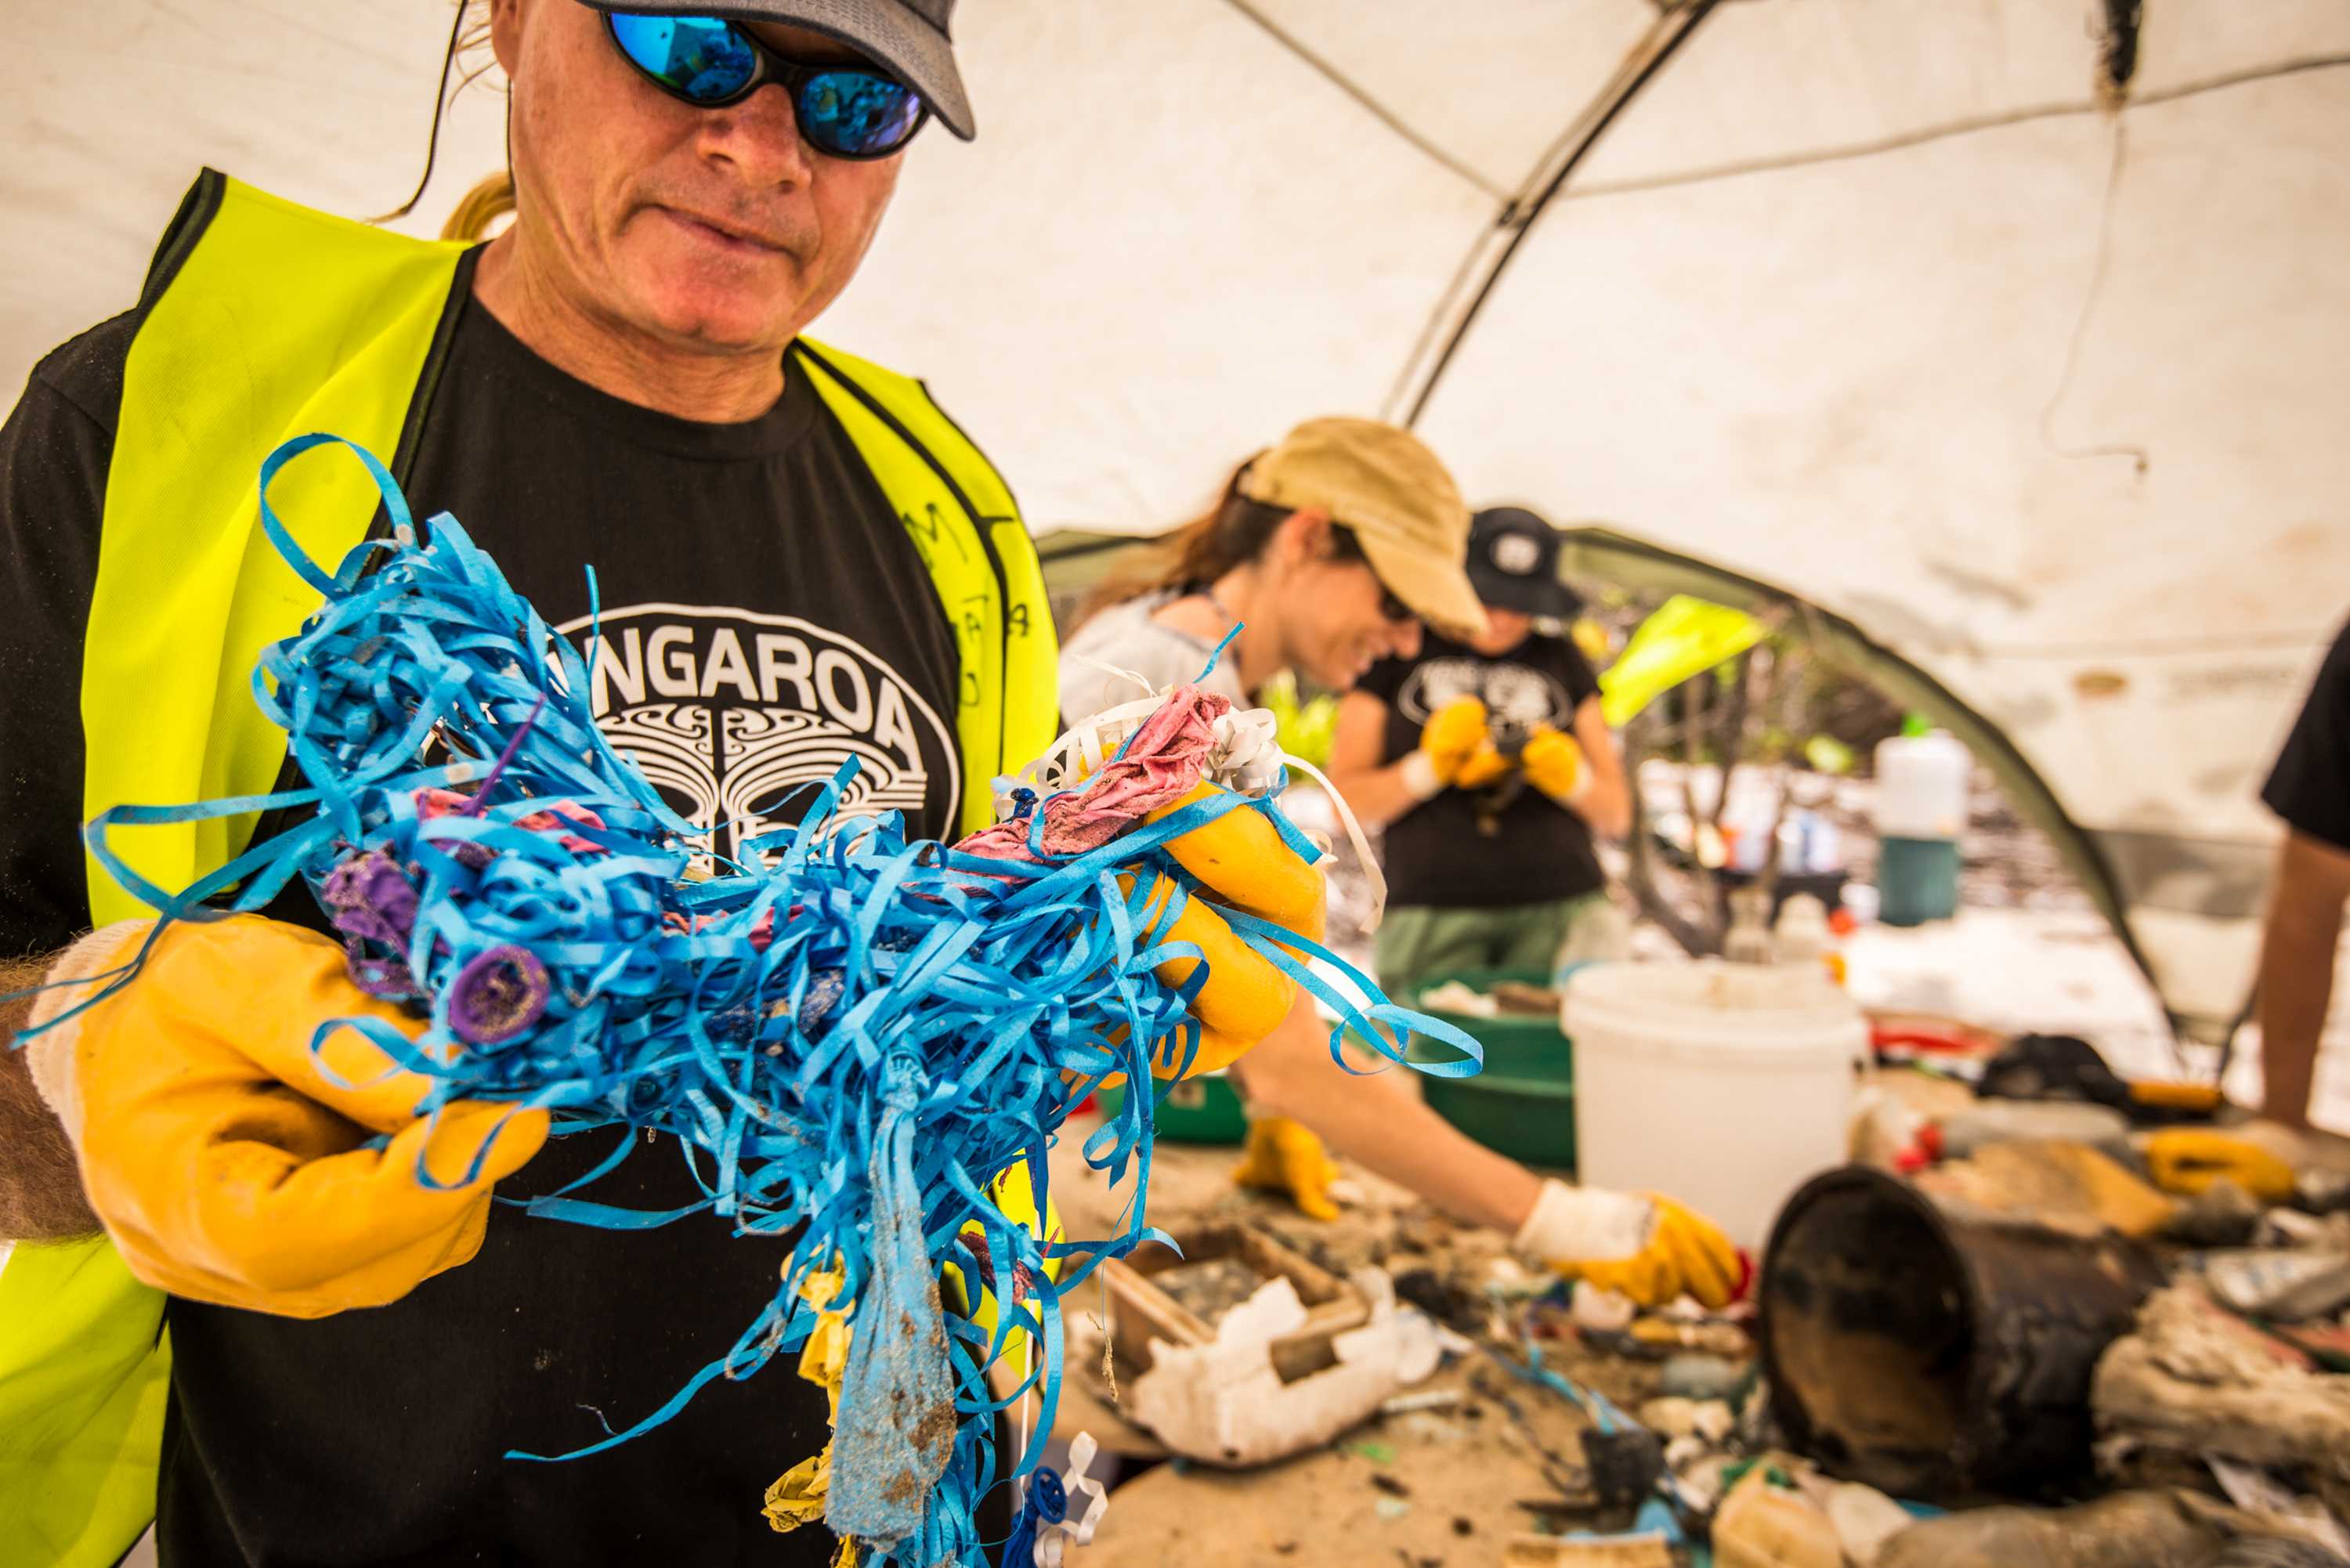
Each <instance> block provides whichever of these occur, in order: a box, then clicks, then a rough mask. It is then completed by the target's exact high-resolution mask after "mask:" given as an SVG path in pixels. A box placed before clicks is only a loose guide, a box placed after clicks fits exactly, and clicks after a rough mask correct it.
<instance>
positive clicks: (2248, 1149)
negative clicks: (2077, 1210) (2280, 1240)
mask: <svg viewBox="0 0 2350 1568" xmlns="http://www.w3.org/2000/svg"><path fill="white" fill-rule="evenodd" d="M2145 1152H2146V1168H2147V1174H2149V1175H2151V1176H2152V1177H2153V1178H2154V1184H2155V1185H2156V1186H2157V1187H2159V1188H2160V1189H2163V1190H2164V1191H2165V1192H2172V1193H2180V1194H2184V1195H2186V1196H2189V1197H2192V1196H2193V1195H2195V1194H2196V1193H2199V1192H2201V1191H2202V1190H2203V1189H2206V1188H2208V1187H2210V1185H2211V1184H2212V1183H2213V1182H2214V1181H2217V1180H2219V1179H2220V1178H2221V1177H2223V1176H2225V1177H2228V1178H2230V1179H2233V1180H2234V1182H2235V1183H2236V1185H2237V1186H2239V1187H2241V1188H2242V1189H2244V1190H2245V1191H2246V1192H2249V1193H2251V1195H2252V1196H2253V1197H2254V1198H2256V1199H2259V1200H2260V1201H2262V1203H2282V1202H2283V1201H2284V1200H2285V1199H2288V1198H2291V1197H2292V1196H2293V1167H2292V1165H2291V1164H2290V1163H2288V1162H2287V1161H2286V1160H2284V1159H2283V1158H2281V1157H2280V1156H2278V1155H2277V1154H2276V1153H2275V1152H2274V1151H2273V1150H2271V1149H2267V1148H2263V1147H2261V1145H2260V1144H2258V1143H2256V1142H2254V1141H2253V1140H2252V1139H2251V1138H2248V1137H2241V1136H2239V1135H2237V1134H2234V1133H2228V1132H2220V1131H2218V1130H2216V1129H2214V1128H2210V1127H2171V1128H2168V1129H2167V1130H2165V1131H2162V1132H2158V1133H2155V1134H2153V1135H2151V1136H2150V1137H2147V1140H2146V1148H2145Z"/></svg>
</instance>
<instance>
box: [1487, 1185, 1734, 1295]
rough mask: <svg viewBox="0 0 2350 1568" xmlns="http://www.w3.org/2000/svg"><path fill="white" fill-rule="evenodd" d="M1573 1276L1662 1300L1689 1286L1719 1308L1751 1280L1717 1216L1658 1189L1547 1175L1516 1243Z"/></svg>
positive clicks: (1614, 1289) (1553, 1266) (1630, 1293)
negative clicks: (1571, 1182) (1625, 1188)
mask: <svg viewBox="0 0 2350 1568" xmlns="http://www.w3.org/2000/svg"><path fill="white" fill-rule="evenodd" d="M1512 1244H1513V1246H1514V1247H1515V1248H1516V1249H1517V1251H1520V1252H1523V1253H1524V1254H1525V1255H1526V1256H1528V1257H1530V1258H1538V1259H1540V1260H1541V1261H1542V1262H1544V1263H1547V1264H1548V1265H1549V1266H1550V1267H1551V1268H1553V1269H1555V1270H1556V1271H1557V1272H1559V1273H1560V1274H1561V1275H1562V1276H1564V1277H1565V1278H1567V1279H1570V1280H1589V1281H1590V1282H1592V1283H1593V1284H1595V1285H1597V1286H1599V1287H1600V1288H1602V1289H1603V1290H1611V1291H1616V1292H1618V1293H1622V1294H1624V1295H1627V1296H1629V1297H1630V1298H1631V1299H1632V1300H1633V1301H1634V1302H1636V1303H1638V1304H1640V1305H1641V1306H1644V1307H1660V1306H1663V1305H1665V1304H1666V1303H1669V1302H1670V1301H1672V1300H1673V1299H1674V1298H1675V1297H1676V1296H1679V1295H1680V1294H1681V1293H1683V1292H1687V1293H1689V1294H1690V1295H1693V1296H1695V1297H1696V1298H1697V1299H1698V1300H1699V1301H1700V1303H1703V1304H1705V1305H1706V1306H1708V1307H1710V1308H1713V1309H1716V1310H1719V1309H1721V1308H1722V1307H1726V1306H1728V1305H1729V1304H1730V1303H1731V1302H1732V1301H1734V1300H1735V1299H1737V1296H1738V1293H1739V1292H1740V1290H1742V1288H1743V1287H1744V1285H1745V1282H1746V1279H1745V1275H1746V1270H1745V1265H1744V1263H1743V1262H1742V1260H1741V1259H1740V1257H1739V1254H1738V1249H1737V1248H1735V1247H1733V1246H1731V1244H1730V1238H1729V1237H1727V1236H1724V1235H1723V1234H1722V1233H1721V1231H1719V1230H1718V1229H1716V1228H1715V1226H1714V1225H1713V1223H1712V1222H1711V1220H1704V1219H1701V1218H1700V1217H1699V1216H1698V1215H1696V1214H1693V1213H1691V1212H1690V1210H1687V1209H1684V1208H1682V1207H1681V1206H1680V1205H1679V1204H1678V1203H1676V1202H1674V1201H1673V1200H1672V1199H1669V1198H1665V1197H1661V1196H1659V1195H1658V1194H1656V1193H1631V1192H1609V1191H1607V1190H1605V1189H1600V1188H1594V1187H1569V1186H1568V1185H1567V1184H1566V1183H1565V1182H1564V1181H1556V1180H1548V1181H1544V1183H1543V1188H1542V1196H1540V1197H1539V1198H1537V1199H1534V1212H1533V1213H1532V1214H1530V1215H1528V1216H1527V1217H1526V1222H1525V1223H1524V1224H1523V1225H1522V1226H1520V1227H1519V1228H1518V1234H1517V1236H1516V1239H1515V1240H1514V1241H1513V1243H1512Z"/></svg>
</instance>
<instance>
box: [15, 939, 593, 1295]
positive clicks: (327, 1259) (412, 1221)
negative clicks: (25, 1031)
mask: <svg viewBox="0 0 2350 1568" xmlns="http://www.w3.org/2000/svg"><path fill="white" fill-rule="evenodd" d="M150 928H151V922H150V921H146V920H126V921H123V922H121V923H120V924H119V925H113V926H109V927H108V928H106V929H104V930H102V931H99V932H96V933H94V934H92V935H90V936H88V937H85V938H84V939H83V940H81V941H80V942H78V943H77V944H75V945H74V946H73V947H72V948H70V949H68V950H67V951H66V953H65V955H64V957H62V958H61V959H59V960H58V961H57V964H56V965H55V966H54V967H52V968H51V970H50V971H49V979H50V980H51V981H60V980H75V979H88V977H91V976H95V975H100V974H104V973H106V972H107V971H110V970H113V969H114V968H116V967H118V966H119V965H120V964H121V963H123V962H125V961H128V960H129V959H130V958H131V956H132V955H134V954H135V953H136V952H137V951H138V950H139V944H140V942H142V941H144V940H146V937H147V933H148V931H149V929H150ZM93 990H94V987H92V986H87V985H72V986H67V987H65V988H63V989H61V990H52V991H47V992H42V993H41V997H40V1001H39V1002H38V1004H37V1005H36V1008H35V1009H34V1013H33V1023H35V1024H36V1025H37V1024H40V1023H45V1022H47V1020H48V1019H50V1018H54V1017H56V1016H57V1015H58V1014H59V1013H61V1012H65V1011H66V1010H68V1008H70V1007H72V1006H74V1005H75V1004H77V1003H78V1002H82V1001H83V1000H85V999H87V998H88V996H90V995H91V994H92V993H93ZM362 1017H363V1018H375V1019H380V1020H382V1021H383V1022H385V1023H390V1024H391V1025H392V1026H394V1027H396V1028H398V1029H399V1030H400V1032H401V1033H406V1034H411V1035H412V1034H414V1033H417V1026H416V1023H415V1021H414V1020H413V1019H411V1018H410V1017H409V1016H408V1015H407V1014H405V1013H403V1012H400V1010H399V1009H397V1008H395V1007H392V1006H390V1005H388V1004H386V1003H384V1002H378V1001H376V1000H374V999H373V998H371V997H369V996H368V995H366V994H365V993H364V992H360V991H359V989H358V988H357V987H356V986H354V985H352V984H351V982H350V980H349V978H348V974H347V973H346V971H345V969H344V958H343V950H342V949H341V948H339V947H338V946H337V945H336V944H335V943H333V942H331V941H328V940H327V939H326V938H324V937H320V936H316V935H313V934H312V933H310V932H308V931H306V930H303V929H299V928H297V927H294V926H287V925H281V924H278V923H277V922H276V921H272V920H265V919H260V918H259V917H258V916H251V915H240V916H235V917H233V918H231V919H224V920H216V921H206V922H203V923H201V924H197V923H182V924H178V925H174V926H172V928H171V929H167V930H166V931H165V932H164V933H163V934H162V936H161V938H160V939H158V940H157V941H156V943H155V945H154V947H153V949H152V950H151V951H150V952H149V954H148V957H147V963H146V966H145V967H144V968H143V969H142V970H141V971H140V973H139V975H138V976H137V978H135V979H133V980H132V981H130V983H129V984H128V985H125V986H124V987H122V989H120V991H117V992H115V993H114V994H113V995H111V996H109V997H108V998H107V999H106V1000H105V1001H103V1002H98V1003H97V1004H96V1005H94V1006H92V1007H90V1008H88V1010H87V1011H85V1012H80V1013H78V1014H77V1015H76V1016H74V1017H72V1018H70V1019H68V1020H66V1021H65V1022H64V1023H60V1024H59V1025H58V1026H57V1028H55V1029H53V1030H50V1031H48V1032H47V1033H43V1034H37V1035H35V1036H33V1037H32V1038H31V1039H29V1040H27V1041H26V1044H25V1049H26V1051H27V1052H28V1053H29V1054H30V1055H31V1058H32V1060H31V1064H30V1065H31V1067H32V1071H33V1077H34V1081H35V1083H36V1085H38V1086H39V1087H40V1090H41V1093H42V1096H43V1097H44V1098H45V1099H47V1101H48V1103H49V1106H50V1107H51V1108H52V1109H53V1110H55V1111H56V1112H57V1118H58V1120H59V1121H61V1122H62V1123H63V1124H64V1125H65V1128H66V1132H67V1134H68V1136H69V1137H71V1138H72V1139H73V1144H74V1148H75V1152H76V1154H77V1156H78V1160H79V1164H80V1167H81V1179H82V1185H83V1187H84V1189H86V1190H87V1192H88V1197H89V1204H90V1207H91V1208H92V1209H93V1210H96V1211H97V1213H98V1216H99V1219H100V1220H103V1221H105V1224H106V1229H107V1232H108V1234H109V1235H110V1236H112V1237H113V1239H114V1243H115V1246H116V1247H117V1248H118V1249H119V1250H120V1251H121V1253H122V1257H123V1261H124V1262H126V1263H128V1264H129V1265H130V1272H132V1273H133V1274H135V1275H137V1276H138V1277H139V1278H140V1279H141V1280H143V1281H145V1282H147V1283H149V1284H151V1285H157V1286H161V1288H162V1289H164V1290H167V1291H170V1292H171V1293H173V1294H174V1295H180V1296H185V1297H187V1298H189V1299H190V1300H192V1301H202V1302H212V1303H216V1304H218V1305H222V1306H234V1307H244V1308H246V1309H248V1310H250V1311H254V1312H265V1313H275V1314H278V1315H280V1316H284V1317H324V1316H326V1315H328V1314H331V1313H338V1312H342V1311H345V1310H347V1309H348V1308H351V1307H364V1306H381V1305H383V1304H384V1303H388V1302H394V1301H398V1300H399V1299H400V1297H401V1296H404V1295H406V1294H407V1293H409V1292H410V1291H411V1290H413V1289H414V1288H415V1287H416V1286H417V1285H418V1284H419V1283H421V1282H423V1281H425V1280H427V1279H430V1278H431V1277H432V1276H433V1275H434V1274H437V1273H439V1272H442V1270H443V1269H450V1268H454V1267H455V1266H456V1265H457V1264H459V1263H462V1262H466V1261H467V1260H468V1259H470V1258H472V1257H473V1254H474V1253H475V1252H477V1251H480V1250H481V1245H482V1234H483V1230H484V1226H485V1225H486V1224H487V1222H488V1219H489V1206H490V1189H491V1188H492V1186H493V1185H494V1184H495V1183H496V1181H497V1180H498V1179H500V1178H501V1177H504V1176H508V1175H511V1174H512V1173H513V1172H514V1171H515V1170H517V1169H519V1168H521V1167H522V1166H523V1164H524V1163H525V1161H527V1160H528V1159H529V1158H531V1157H532V1156H533V1155H535V1154H536V1153H537V1152H538V1149H539V1147H540V1145H542V1144H543V1143H545V1142H546V1123H547V1118H546V1112H544V1111H526V1112H516V1111H515V1109H514V1108H513V1107H512V1106H503V1105H493V1104H488V1103H484V1102H480V1101H466V1102H460V1103H458V1104H455V1105H452V1106H448V1107H446V1108H445V1109H444V1110H443V1111H442V1113H441V1115H440V1116H439V1118H438V1120H437V1124H432V1125H428V1124H427V1123H425V1122H422V1121H420V1120H418V1119H417V1117H416V1116H415V1114H414V1111H415V1107H416V1106H417V1104H418V1103H419V1102H420V1101H421V1099H422V1098H423V1097H424V1095H425V1093H426V1091H427V1090H428V1089H429V1088H430V1087H431V1086H432V1081H431V1080H430V1079H428V1078H426V1077H425V1076H423V1075H421V1074H417V1073H411V1072H406V1071H402V1070H400V1069H398V1068H395V1067H394V1066H393V1064H392V1063H391V1061H390V1058H389V1057H387V1056H386V1055H385V1054H384V1053H383V1052H382V1051H381V1050H380V1049H379V1048H378V1047H377V1046H375V1045H374V1044H371V1043H369V1041H368V1039H367V1038H366V1037H365V1036H364V1035H362V1034H360V1033H359V1032H358V1031H356V1030H352V1029H338V1030H335V1031H334V1032H333V1033H330V1034H328V1036H327V1037H326V1039H325V1041H324V1042H323V1044H321V1046H320V1048H319V1051H318V1054H317V1056H316V1057H313V1055H312V1054H311V1050H310V1044H311V1041H312V1039H313V1037H314V1036H315V1035H317V1033H318V1031H319V1029H320V1027H321V1026H322V1025H324V1024H325V1023H328V1021H329V1020H332V1019H338V1018H362ZM346 1085H349V1086H346ZM379 1133H384V1134H390V1141H389V1142H388V1143H387V1144H386V1145H385V1147H382V1148H380V1149H374V1148H369V1147H366V1146H367V1144H368V1143H369V1140H370V1138H371V1137H372V1136H373V1135H375V1134H379ZM485 1146H486V1148H485ZM477 1155H479V1156H480V1157H481V1168H480V1170H479V1171H477V1172H473V1176H472V1179H470V1180H466V1179H465V1178H466V1176H467V1174H468V1172H469V1171H470V1170H471V1169H472V1167H473V1161H474V1158H475V1157H476V1156H477ZM420 1157H421V1158H422V1160H423V1161H424V1165H425V1168H426V1169H428V1170H429V1171H430V1172H431V1173H432V1176H433V1178H434V1179H435V1180H437V1181H440V1182H444V1183H450V1184H452V1185H450V1186H448V1187H447V1188H445V1189H436V1188H431V1187H427V1186H425V1185H423V1184H422V1183H421V1182H420V1181H419V1180H418V1179H417V1162H418V1160H419V1158H420Z"/></svg>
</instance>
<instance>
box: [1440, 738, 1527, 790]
mask: <svg viewBox="0 0 2350 1568" xmlns="http://www.w3.org/2000/svg"><path fill="white" fill-rule="evenodd" d="M1516 765H1517V764H1516V763H1513V762H1511V761H1510V759H1509V758H1507V757H1505V756H1503V755H1502V749H1501V748H1500V747H1499V746H1496V745H1495V744H1493V742H1492V739H1491V738H1490V737H1489V738H1488V739H1486V740H1484V741H1482V742H1480V743H1479V744H1478V747H1477V749H1476V750H1475V751H1473V752H1471V753H1469V760H1468V761H1467V762H1465V763H1461V771H1460V772H1459V773H1458V774H1454V775H1453V779H1452V782H1453V783H1454V784H1458V785H1459V786H1461V788H1462V789H1483V788H1484V787H1485V786H1486V785H1487V784H1492V783H1494V782H1496V781H1497V780H1499V779H1501V778H1502V777H1503V776H1504V775H1505V774H1508V773H1509V771H1510V770H1511V769H1512V768H1513V767H1514V766H1516Z"/></svg>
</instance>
